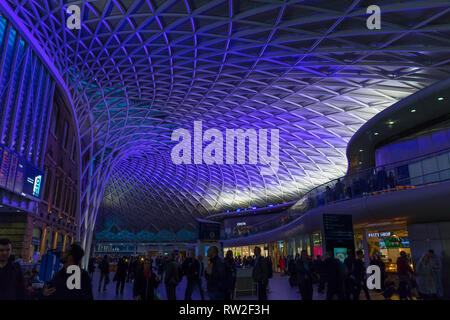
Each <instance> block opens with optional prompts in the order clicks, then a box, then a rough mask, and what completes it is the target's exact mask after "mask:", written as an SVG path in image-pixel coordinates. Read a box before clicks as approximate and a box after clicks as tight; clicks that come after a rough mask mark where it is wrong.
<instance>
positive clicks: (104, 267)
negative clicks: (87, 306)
mask: <svg viewBox="0 0 450 320" xmlns="http://www.w3.org/2000/svg"><path fill="white" fill-rule="evenodd" d="M99 268H100V281H99V282H98V292H100V289H101V287H102V282H103V291H106V286H107V285H108V283H109V261H108V256H107V255H105V256H104V257H103V259H102V261H101V262H100V265H99Z"/></svg>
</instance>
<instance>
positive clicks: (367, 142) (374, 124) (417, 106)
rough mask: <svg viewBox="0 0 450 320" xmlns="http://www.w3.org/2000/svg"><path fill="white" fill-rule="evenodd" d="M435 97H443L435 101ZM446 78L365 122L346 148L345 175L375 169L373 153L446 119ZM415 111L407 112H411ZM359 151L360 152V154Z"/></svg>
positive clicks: (449, 85)
mask: <svg viewBox="0 0 450 320" xmlns="http://www.w3.org/2000/svg"><path fill="white" fill-rule="evenodd" d="M437 97H444V100H441V101H438V100H436V98H437ZM449 107H450V78H449V79H446V80H443V81H440V82H437V83H435V84H433V85H431V86H429V87H426V88H424V89H422V90H420V91H418V92H416V93H414V94H412V95H410V96H409V97H407V98H405V99H403V100H401V101H399V102H397V103H395V104H393V105H392V106H390V107H389V108H387V109H385V110H383V111H382V112H380V113H378V114H377V115H376V116H374V117H373V118H372V119H370V120H369V121H367V122H366V123H365V124H364V125H363V126H361V128H359V130H358V131H357V132H356V133H355V134H354V135H353V136H352V138H351V139H350V141H349V143H348V145H347V159H348V169H347V174H349V173H350V174H351V173H353V172H355V171H359V170H364V169H367V168H370V167H373V166H375V149H376V148H377V147H378V146H379V145H381V144H386V143H388V142H390V141H392V140H395V139H396V138H399V137H400V136H401V135H402V134H404V133H405V132H408V131H411V130H414V129H415V128H418V127H421V126H426V125H428V124H430V122H434V121H436V120H438V119H440V118H442V117H443V116H449V115H450V111H449V110H450V108H449ZM413 109H414V110H415V111H414V112H411V110H413ZM360 150H362V151H360Z"/></svg>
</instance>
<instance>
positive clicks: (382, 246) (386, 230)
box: [355, 221, 413, 273]
mask: <svg viewBox="0 0 450 320" xmlns="http://www.w3.org/2000/svg"><path fill="white" fill-rule="evenodd" d="M355 248H356V250H358V249H361V250H363V251H365V250H367V253H366V252H365V256H366V257H368V258H369V259H370V260H372V259H373V258H374V257H376V256H377V255H379V256H380V258H381V260H382V261H383V262H384V264H385V266H386V271H387V272H392V273H395V272H397V258H398V257H400V253H401V252H402V251H404V252H405V253H406V255H407V257H408V259H409V260H410V265H411V268H412V267H413V265H412V262H411V248H410V243H409V240H408V230H407V228H406V223H402V222H397V221H392V223H386V222H385V223H380V224H373V225H366V226H365V227H364V228H360V227H359V228H356V227H355Z"/></svg>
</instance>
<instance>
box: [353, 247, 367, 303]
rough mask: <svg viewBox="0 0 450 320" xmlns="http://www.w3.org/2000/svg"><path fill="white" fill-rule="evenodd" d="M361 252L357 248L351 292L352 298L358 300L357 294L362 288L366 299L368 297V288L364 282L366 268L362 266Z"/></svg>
mask: <svg viewBox="0 0 450 320" xmlns="http://www.w3.org/2000/svg"><path fill="white" fill-rule="evenodd" d="M363 256H364V254H363V252H362V250H358V251H357V252H356V260H355V262H354V264H355V266H354V268H353V273H354V278H355V287H354V293H353V300H359V295H360V293H361V289H363V291H364V294H365V295H366V299H367V300H371V299H370V294H369V289H368V288H367V283H366V268H365V266H364V261H363Z"/></svg>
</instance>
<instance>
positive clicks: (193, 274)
mask: <svg viewBox="0 0 450 320" xmlns="http://www.w3.org/2000/svg"><path fill="white" fill-rule="evenodd" d="M200 268H201V267H200V263H199V262H198V261H197V260H196V259H195V258H194V253H193V252H192V251H189V252H188V253H187V258H186V259H185V260H184V261H183V264H182V265H181V269H182V270H183V274H184V275H185V276H186V279H187V285H186V291H185V294H184V300H192V292H193V291H194V287H195V286H199V279H200ZM199 290H200V295H201V296H202V300H204V298H203V290H202V288H201V284H200V286H199Z"/></svg>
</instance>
